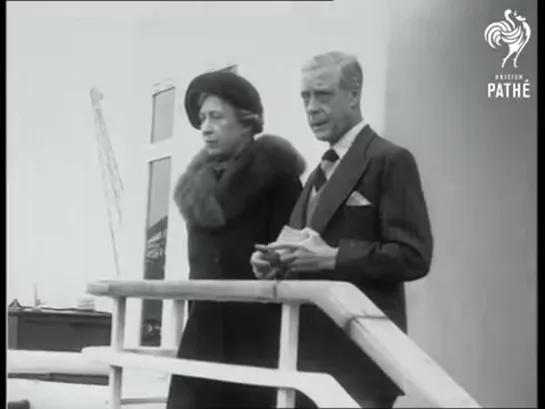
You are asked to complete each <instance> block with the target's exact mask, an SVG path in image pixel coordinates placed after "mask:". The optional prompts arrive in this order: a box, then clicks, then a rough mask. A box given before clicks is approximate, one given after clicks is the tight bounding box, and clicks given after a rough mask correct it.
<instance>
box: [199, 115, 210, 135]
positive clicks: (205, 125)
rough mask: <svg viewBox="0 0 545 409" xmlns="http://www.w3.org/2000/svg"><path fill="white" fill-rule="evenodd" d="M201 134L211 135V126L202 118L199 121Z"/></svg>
mask: <svg viewBox="0 0 545 409" xmlns="http://www.w3.org/2000/svg"><path fill="white" fill-rule="evenodd" d="M201 132H202V133H203V135H208V134H210V133H212V125H211V123H210V120H209V119H208V118H204V119H203V120H202V121H201Z"/></svg>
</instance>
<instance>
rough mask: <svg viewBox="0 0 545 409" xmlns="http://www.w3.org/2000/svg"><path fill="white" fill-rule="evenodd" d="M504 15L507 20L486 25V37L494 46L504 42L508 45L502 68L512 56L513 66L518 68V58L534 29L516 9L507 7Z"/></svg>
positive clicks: (489, 43)
mask: <svg viewBox="0 0 545 409" xmlns="http://www.w3.org/2000/svg"><path fill="white" fill-rule="evenodd" d="M503 15H504V17H505V20H500V21H495V22H493V23H490V24H489V25H488V27H486V30H484V38H485V40H486V42H487V43H488V45H490V47H492V48H496V47H501V46H502V45H504V44H505V45H507V46H508V50H507V55H506V56H505V57H504V58H503V59H502V61H501V67H502V68H503V67H504V66H505V63H506V62H507V60H508V59H509V58H510V57H513V58H512V61H513V67H514V68H518V67H517V60H518V58H519V55H520V53H521V52H522V50H524V47H526V44H528V40H530V35H531V33H532V30H530V25H529V24H528V23H527V22H526V18H525V17H523V16H519V15H518V13H517V11H516V10H515V11H514V12H513V11H512V10H511V9H507V10H505V12H504V13H503Z"/></svg>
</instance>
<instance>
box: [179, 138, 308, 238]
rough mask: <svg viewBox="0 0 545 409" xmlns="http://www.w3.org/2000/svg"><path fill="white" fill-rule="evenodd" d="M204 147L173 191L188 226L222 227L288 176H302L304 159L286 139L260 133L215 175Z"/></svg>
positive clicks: (210, 159) (212, 162) (211, 162)
mask: <svg viewBox="0 0 545 409" xmlns="http://www.w3.org/2000/svg"><path fill="white" fill-rule="evenodd" d="M214 163H215V162H214V160H213V159H212V158H211V157H210V155H208V153H207V152H206V151H205V150H201V151H200V152H199V153H198V154H197V155H195V157H194V158H193V159H192V161H191V163H190V164H189V166H188V167H187V169H186V171H185V172H184V173H183V174H182V175H181V176H180V178H179V179H178V182H177V184H176V188H175V190H174V201H175V202H176V204H177V206H178V208H179V209H180V213H181V214H182V216H183V217H184V219H185V220H186V222H187V223H188V224H190V225H195V226H199V227H205V228H210V229H215V228H221V227H223V226H225V225H226V224H227V223H228V222H229V220H231V219H233V218H234V217H236V216H238V215H239V214H240V213H242V212H243V211H244V210H246V209H247V208H248V207H250V206H252V204H253V203H255V201H256V200H257V199H259V197H260V196H261V195H262V194H263V193H266V191H267V190H269V189H271V188H272V187H273V185H274V184H275V183H277V182H281V181H282V179H284V178H286V177H287V176H295V177H297V176H301V175H302V173H303V172H304V170H305V160H304V159H303V157H302V156H301V154H300V153H299V152H298V151H297V150H296V149H295V148H294V147H293V146H292V145H291V144H290V143H289V142H288V141H287V140H286V139H283V138H281V137H279V136H274V135H262V136H261V137H259V138H257V139H256V140H254V141H253V142H251V143H250V144H249V145H248V146H247V147H246V148H245V149H244V150H243V151H242V152H241V153H240V154H239V155H238V157H237V158H236V159H234V160H232V161H231V162H230V163H229V164H228V166H227V168H226V169H225V172H224V173H223V176H222V177H221V178H220V179H219V180H217V178H216V176H215V175H214V170H213V165H214Z"/></svg>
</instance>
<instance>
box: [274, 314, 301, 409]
mask: <svg viewBox="0 0 545 409" xmlns="http://www.w3.org/2000/svg"><path fill="white" fill-rule="evenodd" d="M298 344H299V304H282V324H281V326H280V357H279V360H278V368H279V369H283V370H288V371H295V370H297V348H298ZM276 402H277V403H276V407H278V408H294V407H295V390H294V389H278V395H277V401H276Z"/></svg>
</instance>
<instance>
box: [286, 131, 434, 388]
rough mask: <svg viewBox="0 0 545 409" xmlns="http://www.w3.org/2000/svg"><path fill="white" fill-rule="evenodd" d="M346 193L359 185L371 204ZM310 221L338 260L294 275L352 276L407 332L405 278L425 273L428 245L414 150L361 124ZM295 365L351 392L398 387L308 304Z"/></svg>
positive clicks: (299, 212)
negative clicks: (352, 200) (351, 200)
mask: <svg viewBox="0 0 545 409" xmlns="http://www.w3.org/2000/svg"><path fill="white" fill-rule="evenodd" d="M312 177H313V174H311V175H310V177H309V181H311V180H312ZM311 189H312V186H311V185H310V183H309V182H307V184H306V185H305V187H304V189H303V192H302V194H301V196H300V198H299V200H298V202H297V204H296V205H295V208H294V210H293V212H292V215H291V219H290V225H291V226H292V227H294V228H298V229H300V228H303V227H305V219H306V217H305V216H306V215H305V213H306V209H307V203H308V199H309V194H310V192H311ZM352 192H359V193H360V194H361V195H363V196H364V197H365V198H366V199H368V201H369V202H370V203H371V205H368V206H347V205H346V200H347V198H348V197H349V196H350V194H351V193H352ZM308 227H310V228H312V229H314V230H315V231H317V232H318V233H320V235H321V236H322V238H323V239H324V240H325V241H326V242H327V243H328V244H329V245H330V246H333V247H338V248H339V253H338V256H337V260H336V267H335V269H334V270H333V271H321V272H316V273H311V274H308V273H306V274H300V275H299V276H298V277H297V278H298V279H301V280H324V279H326V280H338V281H347V282H350V283H352V284H354V285H355V286H357V287H358V288H359V289H360V290H361V291H362V292H363V293H365V294H366V295H367V296H368V297H369V298H370V299H371V300H372V301H373V302H374V303H375V304H376V305H377V306H378V307H379V308H380V309H381V310H382V311H384V313H385V314H386V315H387V316H388V317H389V318H390V319H391V320H392V321H393V322H394V323H395V324H396V325H397V326H398V327H399V328H401V329H402V330H403V331H405V332H406V331H407V317H406V311H405V292H404V285H403V283H404V282H406V281H411V280H416V279H419V278H422V277H424V276H425V275H426V274H427V273H428V271H429V269H430V263H431V258H432V249H433V239H432V234H431V228H430V221H429V217H428V211H427V207H426V202H425V200H424V194H423V192H422V186H421V182H420V176H419V172H418V169H417V165H416V162H415V159H414V157H413V155H412V154H411V153H410V152H409V151H408V150H407V149H405V148H402V147H399V146H396V145H395V144H393V143H392V142H389V141H387V140H385V139H383V138H381V137H380V136H379V135H377V134H376V133H375V132H374V131H373V130H372V129H371V127H370V126H366V127H365V128H364V129H363V130H362V131H361V132H360V133H359V135H358V136H357V137H356V139H355V141H354V143H353V145H352V146H351V147H350V149H349V150H348V152H347V153H346V155H345V156H344V157H343V158H342V160H341V162H340V163H339V164H338V166H337V169H336V170H335V172H334V173H333V175H332V176H331V178H330V180H329V181H328V183H327V184H326V185H325V186H324V187H323V191H322V194H321V197H320V199H319V202H318V204H317V207H316V209H315V211H314V214H313V215H312V217H311V219H310V222H309V225H308ZM299 369H300V370H303V371H319V372H326V373H329V374H331V375H332V376H334V377H335V378H336V379H337V381H339V382H340V383H341V385H343V387H344V388H345V389H347V391H348V392H349V393H350V394H351V395H353V396H354V397H355V398H357V397H359V396H392V395H398V394H401V393H402V392H401V391H400V390H399V389H398V388H397V387H396V386H395V384H394V383H393V382H392V381H391V380H390V379H389V378H388V377H387V376H386V375H385V374H384V373H383V372H382V370H380V368H378V366H377V365H375V364H374V362H372V361H371V359H370V358H369V357H367V356H366V355H365V354H364V353H363V351H361V350H360V349H359V348H358V347H357V346H356V344H355V343H353V342H352V341H351V340H350V339H349V338H348V337H347V336H346V335H345V334H344V332H343V331H342V330H341V329H340V328H338V327H337V326H336V325H335V324H334V323H333V322H332V321H331V320H330V319H329V318H328V317H326V316H325V314H323V313H322V312H321V311H319V310H318V309H317V308H316V307H314V306H303V307H302V309H301V321H300V348H299Z"/></svg>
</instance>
